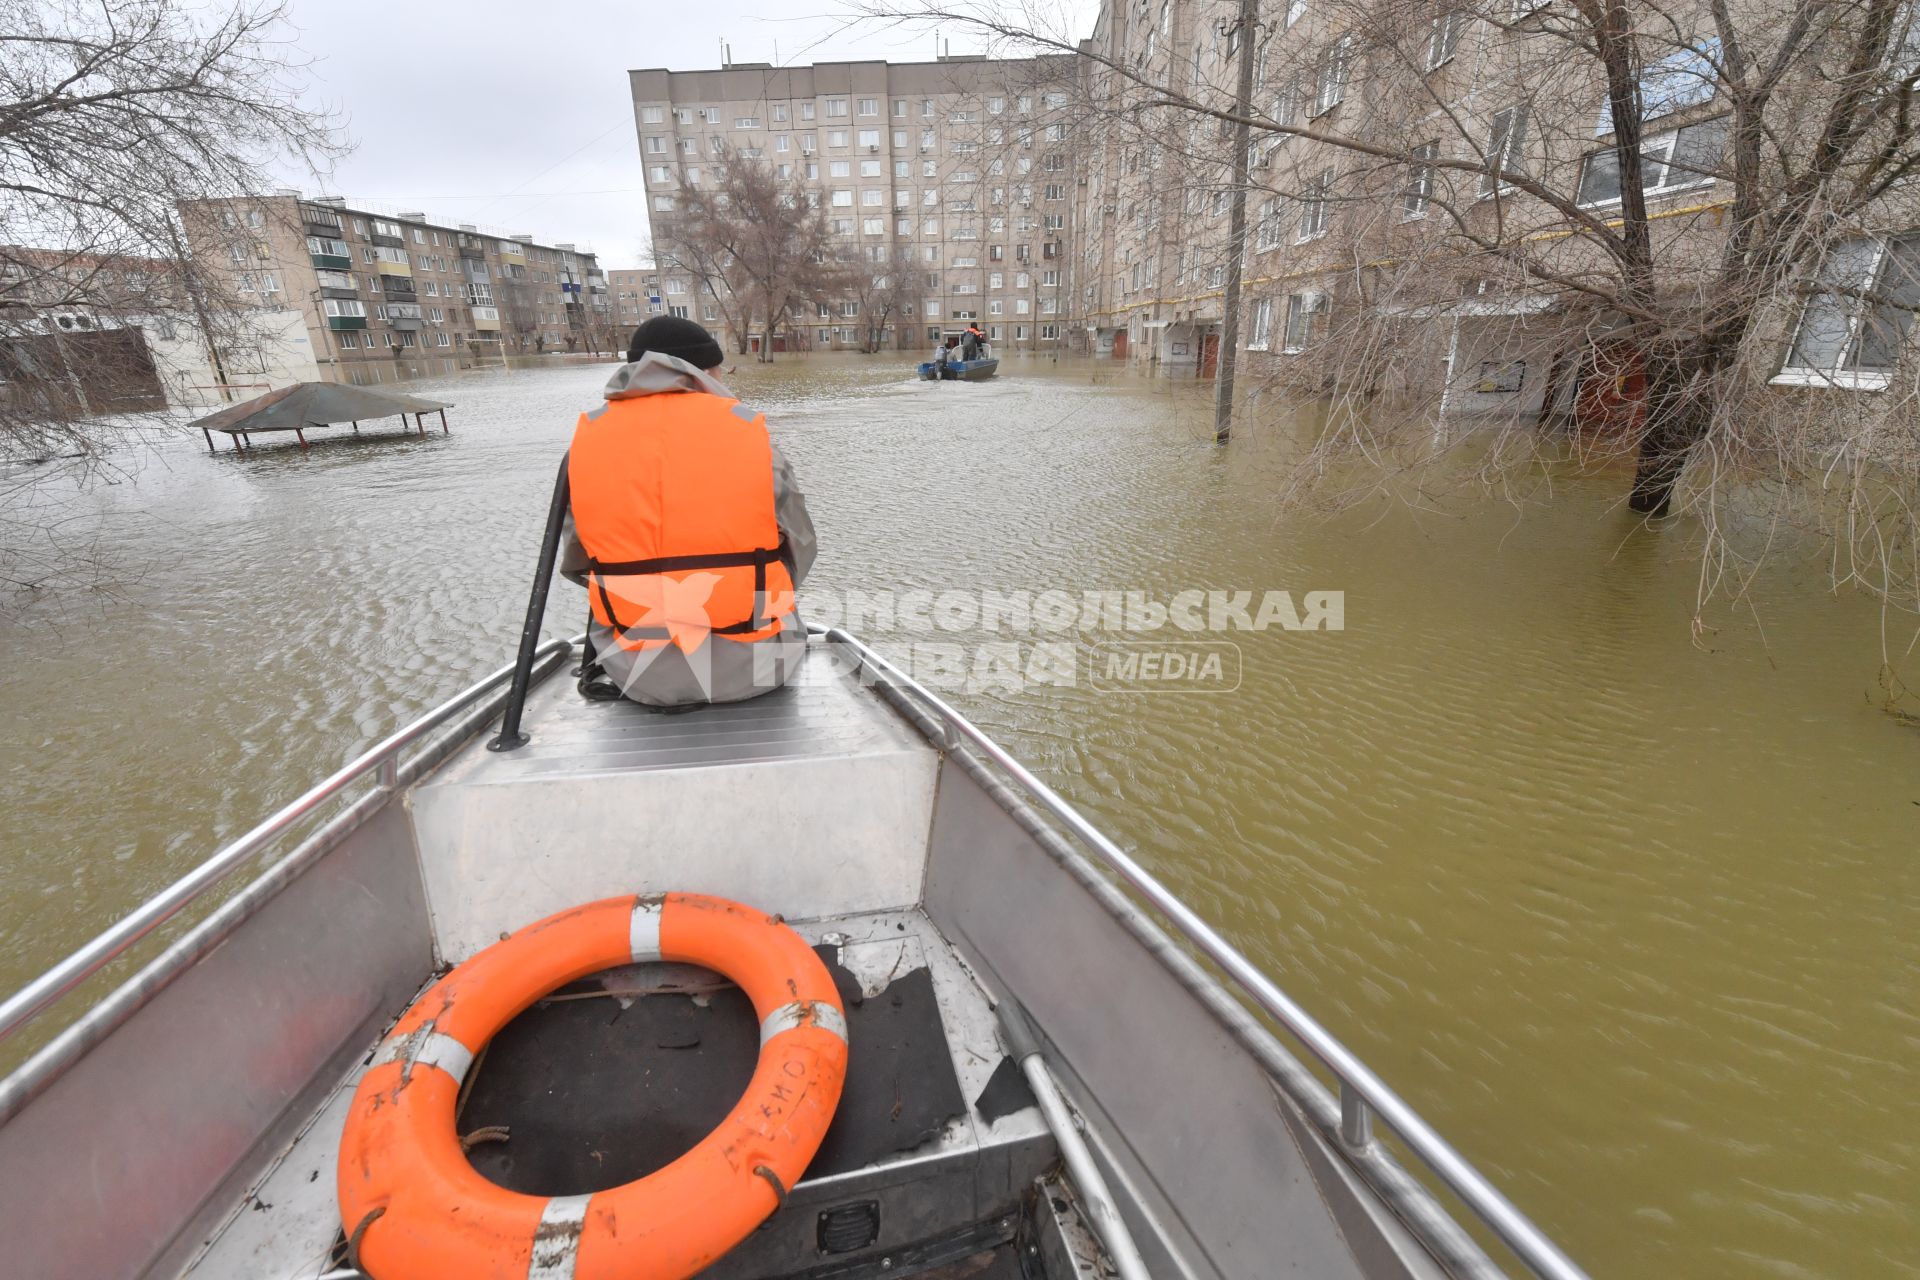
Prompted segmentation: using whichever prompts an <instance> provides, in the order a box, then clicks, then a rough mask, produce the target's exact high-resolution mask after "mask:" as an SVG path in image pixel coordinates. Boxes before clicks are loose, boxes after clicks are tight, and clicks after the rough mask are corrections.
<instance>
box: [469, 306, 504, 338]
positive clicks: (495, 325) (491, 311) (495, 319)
mask: <svg viewBox="0 0 1920 1280" xmlns="http://www.w3.org/2000/svg"><path fill="white" fill-rule="evenodd" d="M473 327H474V328H476V329H487V330H492V331H494V332H498V331H499V329H500V309H499V308H498V307H475V308H474V309H473Z"/></svg>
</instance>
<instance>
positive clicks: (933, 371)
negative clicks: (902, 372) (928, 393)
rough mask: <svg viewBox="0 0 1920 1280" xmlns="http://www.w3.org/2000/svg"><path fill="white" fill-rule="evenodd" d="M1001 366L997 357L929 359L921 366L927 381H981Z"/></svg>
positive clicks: (921, 374) (921, 371)
mask: <svg viewBox="0 0 1920 1280" xmlns="http://www.w3.org/2000/svg"><path fill="white" fill-rule="evenodd" d="M999 367H1000V361H999V360H998V359H997V358H995V357H988V358H987V359H984V360H946V361H933V360H928V361H926V362H924V363H923V364H921V366H920V377H921V378H922V379H923V380H925V381H927V382H935V381H946V382H979V381H981V380H982V379H985V378H991V377H992V376H993V375H994V371H995V370H997V369H998V368H999Z"/></svg>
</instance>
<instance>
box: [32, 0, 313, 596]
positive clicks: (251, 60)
mask: <svg viewBox="0 0 1920 1280" xmlns="http://www.w3.org/2000/svg"><path fill="white" fill-rule="evenodd" d="M289 36H290V31H289V29H288V27H287V25H286V22H285V19H284V10H283V6H282V5H281V4H280V3H277V2H276V0H264V2H255V0H239V2H238V3H233V4H229V5H213V6H207V5H190V4H186V3H184V2H181V0H109V2H107V3H83V2H82V0H0V466H7V467H10V468H19V469H15V470H12V471H11V476H10V479H9V481H8V483H9V485H10V486H11V487H12V488H14V489H16V490H18V489H20V488H22V487H23V486H25V487H28V488H31V487H33V486H35V485H38V484H39V482H40V481H41V480H42V479H44V478H45V477H47V476H49V475H51V474H53V473H55V472H57V471H59V470H60V468H58V467H52V466H44V465H35V464H39V463H44V462H47V461H50V460H65V466H66V468H68V469H74V468H77V469H78V471H79V473H80V475H81V476H82V477H84V476H85V475H86V474H88V473H89V472H90V471H91V469H92V468H94V467H97V466H100V465H104V459H105V458H106V456H107V455H108V453H109V452H110V450H111V448H112V447H113V446H114V445H115V444H116V443H117V442H122V441H124V440H126V439H127V438H130V437H131V436H132V435H133V434H135V433H137V432H139V431H140V430H142V429H143V426H142V424H143V423H146V422H147V421H148V420H147V419H144V418H142V417H138V416H133V417H129V416H126V414H127V412H128V411H130V410H141V409H149V408H158V407H160V405H159V403H158V402H157V399H143V398H142V396H140V395H138V394H128V393H127V388H129V387H134V386H137V385H139V384H141V383H143V382H144V383H145V385H146V386H148V387H149V388H151V387H152V386H153V377H154V351H153V350H152V349H151V343H154V342H159V343H163V344H168V345H176V346H181V347H186V346H197V347H198V348H200V349H201V350H202V351H203V352H204V356H205V360H206V362H207V363H208V364H210V365H211V366H212V370H213V377H214V381H215V382H216V384H220V385H224V384H225V382H226V374H225V373H224V371H223V369H222V365H223V363H224V362H226V361H228V360H230V359H232V358H233V357H234V355H235V353H241V352H245V351H246V350H247V349H248V348H250V347H251V348H253V349H256V350H257V349H258V348H259V346H260V344H261V342H262V341H263V337H262V328H261V325H260V322H259V316H260V315H261V313H260V312H259V311H257V310H255V309H254V307H253V306H251V305H249V304H250V303H251V302H253V301H255V300H254V299H249V298H245V297H240V296H237V295H236V294H235V292H234V290H233V288H232V285H233V279H232V276H231V268H232V265H233V262H232V261H229V258H228V254H227V253H226V252H218V253H210V254H206V255H195V254H193V253H189V252H188V242H187V236H186V228H185V226H184V225H183V223H182V221H181V219H180V217H179V213H178V209H179V206H180V205H181V203H182V202H193V201H203V200H232V199H242V200H248V199H252V198H254V197H256V196H258V195H259V194H260V192H261V182H262V175H263V174H266V173H270V172H272V171H273V170H274V169H275V168H277V167H279V166H281V165H283V164H286V163H289V162H292V163H296V164H299V165H303V166H304V167H306V168H307V169H308V170H310V171H313V172H316V173H317V172H319V171H320V170H321V169H322V168H323V167H324V166H325V165H326V164H327V163H328V162H330V161H331V159H332V158H334V157H335V156H336V155H337V154H338V152H339V150H340V144H339V143H338V142H337V141H336V137H335V135H334V133H333V131H332V122H331V121H330V120H328V119H326V118H324V117H318V116H316V115H314V114H313V113H312V112H310V111H309V110H307V109H306V108H304V107H303V106H302V105H301V104H300V103H299V101H298V85H297V84H296V83H295V81H296V78H297V76H298V75H299V72H300V69H301V68H300V66H299V64H298V63H297V62H295V61H294V60H292V59H291V57H290V55H289V49H290V47H291V43H290V40H289ZM241 225H242V227H243V228H244V226H245V224H244V222H243V223H242V224H241ZM238 240H239V238H238V237H236V246H237V244H238ZM235 251H236V252H238V251H239V250H238V249H237V248H236V250H235ZM236 260H237V259H236ZM105 415H112V416H105ZM61 491H62V492H67V490H65V489H64V488H62V489H61ZM46 498H47V493H46V492H43V493H42V494H41V495H40V497H39V498H36V499H34V500H33V501H32V502H27V503H23V504H15V503H13V502H12V501H11V500H10V501H9V502H8V503H7V504H6V505H7V508H8V510H10V511H12V512H14V513H16V515H17V516H18V518H19V520H20V521H21V522H22V523H23V524H25V523H31V524H32V526H33V528H34V530H35V531H36V533H41V534H45V535H46V536H39V537H34V538H19V539H15V538H9V539H8V544H9V546H10V547H12V548H13V550H12V551H11V552H10V553H9V554H8V556H7V557H6V558H5V559H4V560H0V578H4V580H5V581H7V582H8V583H9V584H11V585H15V586H34V585H38V584H40V583H43V582H45V581H46V580H48V579H49V578H51V577H54V576H56V575H59V574H61V573H64V572H68V571H70V570H72V569H73V568H75V567H76V566H77V565H78V564H80V563H81V562H83V560H84V557H83V556H81V555H79V554H77V553H75V554H69V551H68V549H67V548H66V544H65V541H64V539H62V538H60V537H58V536H54V535H53V534H52V533H51V532H50V531H51V530H52V529H53V528H55V527H57V525H58V521H59V513H58V511H57V510H50V509H49V508H48V507H47V503H46V501H44V500H43V499H46ZM11 518H12V517H9V519H11ZM25 547H37V548H44V549H43V550H35V551H26V550H22V548H25Z"/></svg>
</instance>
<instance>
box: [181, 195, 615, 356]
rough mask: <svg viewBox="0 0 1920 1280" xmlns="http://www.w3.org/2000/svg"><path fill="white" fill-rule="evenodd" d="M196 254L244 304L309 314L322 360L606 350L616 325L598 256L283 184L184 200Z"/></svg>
mask: <svg viewBox="0 0 1920 1280" xmlns="http://www.w3.org/2000/svg"><path fill="white" fill-rule="evenodd" d="M181 213H182V217H183V219H184V221H185V223H186V226H187V231H188V236H189V239H190V241H191V243H192V244H193V247H194V252H195V253H196V254H203V255H211V256H214V257H215V258H217V259H219V260H223V261H226V262H227V263H229V264H230V265H231V268H232V288H233V291H234V293H235V294H236V295H237V296H238V297H239V298H241V299H242V300H250V299H258V300H259V303H260V305H262V306H265V307H278V308H285V309H290V310H294V311H298V312H300V313H301V314H302V315H304V316H305V318H306V324H307V329H308V333H309V335H310V338H311V341H312V346H313V352H314V356H315V359H316V361H317V362H318V363H320V364H356V363H360V362H365V361H375V360H392V359H396V358H399V359H405V358H408V357H414V356H419V357H425V356H433V355H443V356H445V355H453V354H456V353H463V352H468V351H472V352H477V353H499V352H503V351H504V352H509V353H513V354H521V353H530V352H538V351H569V350H580V351H588V350H596V349H597V350H605V349H607V346H608V343H609V340H610V339H611V335H612V329H613V313H612V303H611V299H610V297H609V294H608V288H607V280H606V275H605V273H604V272H603V271H602V270H601V268H600V266H599V263H598V261H597V260H596V259H595V257H594V255H593V254H592V253H588V252H583V251H581V250H579V249H577V248H576V247H575V246H574V245H571V244H564V243H559V244H551V245H548V244H540V243H537V242H536V241H535V240H534V238H533V237H532V236H531V235H516V236H499V235H494V234H486V233H482V232H481V231H480V230H479V229H478V228H477V227H474V226H472V225H465V224H455V225H447V224H443V223H439V222H435V221H431V220H429V219H428V217H427V215H426V214H425V213H422V212H418V211H415V212H405V213H383V212H375V211H373V210H371V209H364V208H357V207H354V206H352V205H350V204H349V203H348V202H347V201H346V199H345V198H344V197H339V196H319V197H313V198H303V197H300V196H298V195H296V194H293V193H282V194H280V195H277V196H267V197H260V198H254V199H246V200H228V201H215V202H203V203H196V204H188V205H184V206H182V209H181Z"/></svg>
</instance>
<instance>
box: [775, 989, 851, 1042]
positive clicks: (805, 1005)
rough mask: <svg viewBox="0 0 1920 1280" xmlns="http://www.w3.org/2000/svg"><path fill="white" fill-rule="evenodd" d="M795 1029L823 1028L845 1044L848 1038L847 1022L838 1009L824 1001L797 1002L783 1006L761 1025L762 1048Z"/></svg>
mask: <svg viewBox="0 0 1920 1280" xmlns="http://www.w3.org/2000/svg"><path fill="white" fill-rule="evenodd" d="M795 1027H822V1028H824V1029H826V1030H828V1031H831V1032H833V1034H835V1035H837V1036H839V1037H840V1039H841V1040H842V1041H843V1042H844V1041H845V1040H846V1038H847V1020H846V1017H845V1016H844V1015H843V1014H841V1012H840V1011H839V1010H838V1009H836V1008H834V1007H833V1006H832V1005H830V1004H828V1003H827V1002H826V1001H824V1000H796V1001H794V1002H793V1003H792V1004H783V1005H781V1006H780V1007H779V1008H778V1009H775V1010H774V1011H773V1012H772V1013H770V1014H768V1015H767V1017H766V1021H764V1022H762V1023H761V1024H760V1047H761V1048H762V1049H764V1048H766V1047H767V1041H769V1040H771V1039H773V1038H774V1037H775V1036H777V1035H779V1034H780V1033H781V1032H783V1031H792V1030H793V1029H794V1028H795Z"/></svg>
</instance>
